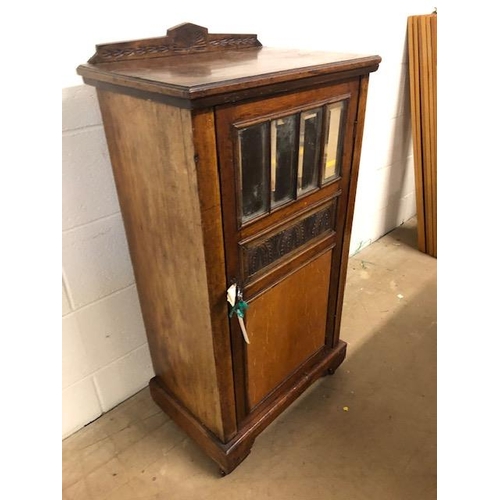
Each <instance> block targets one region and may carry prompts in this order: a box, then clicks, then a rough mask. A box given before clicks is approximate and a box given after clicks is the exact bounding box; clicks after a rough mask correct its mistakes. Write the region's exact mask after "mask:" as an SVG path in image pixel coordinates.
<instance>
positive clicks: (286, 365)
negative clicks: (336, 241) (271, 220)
mask: <svg viewBox="0 0 500 500" xmlns="http://www.w3.org/2000/svg"><path fill="white" fill-rule="evenodd" d="M331 263H332V250H331V249H330V250H329V251H327V252H325V253H323V254H322V255H320V256H319V257H317V258H315V259H314V260H313V261H312V262H309V263H308V264H306V265H305V266H303V267H302V268H300V269H299V270H297V271H296V272H294V273H293V274H291V275H290V276H288V277H286V278H285V279H283V280H282V281H280V282H279V283H278V284H277V285H275V286H274V287H273V288H271V289H270V290H268V291H266V292H265V293H264V294H262V295H259V296H257V297H256V298H255V299H253V300H252V301H250V303H249V306H250V307H249V308H248V312H247V318H246V326H247V331H248V335H249V337H250V344H249V345H247V346H246V374H247V402H248V407H249V410H250V411H251V410H252V409H253V408H254V407H255V406H257V405H258V404H259V402H260V401H262V399H263V398H265V397H266V395H267V394H269V393H270V392H271V391H272V390H273V389H274V388H275V387H277V386H278V385H279V384H280V383H281V382H283V381H284V380H285V379H286V378H287V377H288V376H289V375H290V374H291V373H293V372H294V371H295V370H296V369H297V368H298V367H299V366H300V365H301V364H302V363H303V362H304V361H306V360H307V359H308V358H309V357H311V356H312V355H313V354H314V353H315V352H317V351H318V350H320V349H321V348H322V347H323V346H324V345H325V335H326V320H327V312H328V296H329V287H330V271H331Z"/></svg>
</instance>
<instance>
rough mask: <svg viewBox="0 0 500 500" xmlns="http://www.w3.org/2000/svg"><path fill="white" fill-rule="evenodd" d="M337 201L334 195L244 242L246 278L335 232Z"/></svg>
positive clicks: (243, 255)
mask: <svg viewBox="0 0 500 500" xmlns="http://www.w3.org/2000/svg"><path fill="white" fill-rule="evenodd" d="M336 202H337V200H336V199H334V200H333V201H332V202H331V203H329V204H328V205H327V206H326V207H325V206H324V205H323V206H322V207H321V208H320V209H318V210H316V211H315V212H313V213H309V214H307V215H305V216H303V217H302V218H301V219H299V220H293V221H292V222H291V223H290V224H289V225H288V226H287V227H285V228H284V229H281V230H279V231H278V232H276V231H274V232H273V233H271V234H269V233H268V234H266V235H265V236H261V237H259V238H257V239H255V240H253V241H250V242H248V243H245V244H242V247H241V249H242V257H243V269H244V274H245V278H250V277H252V276H253V275H255V274H256V273H258V272H259V271H262V270H264V269H266V268H267V267H269V266H271V264H273V263H276V262H278V261H279V260H281V259H282V258H284V257H285V256H287V255H290V254H291V253H292V252H294V251H296V250H298V249H299V248H301V247H303V246H304V245H306V244H308V243H310V242H312V241H314V240H315V239H316V238H318V237H320V236H327V235H328V234H331V233H333V232H334V230H335V211H336V210H335V209H336Z"/></svg>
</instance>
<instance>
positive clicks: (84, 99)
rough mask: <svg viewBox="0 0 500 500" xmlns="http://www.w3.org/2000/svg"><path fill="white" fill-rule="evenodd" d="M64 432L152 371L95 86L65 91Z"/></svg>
mask: <svg viewBox="0 0 500 500" xmlns="http://www.w3.org/2000/svg"><path fill="white" fill-rule="evenodd" d="M62 110H63V114H62V117H63V119H62V125H63V135H62V152H63V154H62V159H63V166H62V191H63V196H62V202H63V203H62V215H63V220H62V229H63V233H62V264H63V285H62V314H63V319H62V356H63V359H62V381H63V392H62V406H63V420H62V421H63V429H62V434H63V437H66V436H68V435H70V434H72V433H73V432H75V431H76V430H78V429H79V428H80V427H82V426H84V425H85V424H87V423H89V422H90V421H92V420H94V419H95V418H97V417H98V416H99V415H101V414H102V413H103V412H104V411H107V410H109V409H111V408H112V407H113V406H115V405H116V404H118V403H120V402H121V401H123V400H124V399H126V398H128V397H130V396H131V395H133V394H134V393H136V392H137V391H138V390H140V389H142V388H143V387H145V386H146V385H147V383H148V381H149V379H150V378H151V377H152V376H153V370H152V366H151V359H150V356H149V351H148V347H147V342H146V334H145V331H144V323H143V321H142V317H141V314H140V308H139V302H138V297H137V290H136V287H135V282H134V275H133V271H132V265H131V262H130V255H129V251H128V246H127V242H126V237H125V231H124V227H123V221H122V218H121V214H120V210H119V205H118V199H117V195H116V189H115V186H114V182H113V175H112V170H111V165H110V162H109V155H108V150H107V146H106V142H105V137H104V130H103V127H102V120H101V115H100V111H99V108H98V104H97V98H96V93H95V90H94V89H93V88H92V87H88V86H79V87H71V88H66V89H64V90H63V108H62Z"/></svg>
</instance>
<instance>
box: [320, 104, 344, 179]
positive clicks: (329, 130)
mask: <svg viewBox="0 0 500 500" xmlns="http://www.w3.org/2000/svg"><path fill="white" fill-rule="evenodd" d="M344 107H345V101H340V102H336V103H334V104H329V105H328V106H327V108H326V110H327V111H326V112H327V117H326V135H325V155H324V156H325V160H324V170H323V181H327V180H329V179H333V178H335V177H338V176H339V175H340V162H341V161H342V147H341V145H342V130H341V125H342V115H343V112H344Z"/></svg>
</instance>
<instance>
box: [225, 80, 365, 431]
mask: <svg viewBox="0 0 500 500" xmlns="http://www.w3.org/2000/svg"><path fill="white" fill-rule="evenodd" d="M357 89H358V81H357V80H352V81H348V82H344V83H340V84H337V85H334V86H328V87H321V88H317V89H315V90H309V91H303V92H297V93H294V94H291V95H288V96H282V97H275V98H271V99H265V100H260V101H252V102H248V103H243V104H237V105H226V106H221V107H219V108H217V110H216V122H217V137H218V139H217V141H218V143H217V147H218V153H219V160H220V176H221V187H222V200H223V218H224V221H223V222H224V236H225V251H226V263H227V264H226V265H227V269H226V271H227V276H228V286H229V285H230V284H232V283H237V284H238V286H239V287H240V289H241V291H242V293H243V299H244V300H245V301H246V302H247V303H248V306H249V308H248V309H247V311H246V317H245V323H246V329H247V332H248V337H249V340H250V343H249V344H247V343H245V342H244V340H243V336H242V334H241V330H240V325H239V323H238V321H237V319H236V318H233V319H232V320H231V335H232V346H233V360H234V363H233V366H234V371H235V386H236V392H237V394H236V396H237V406H238V408H237V413H238V418H239V420H240V422H241V420H242V419H244V418H245V417H246V415H248V414H249V413H250V412H252V411H254V410H255V409H257V408H258V407H259V406H260V405H263V404H265V401H266V400H267V401H269V400H270V399H272V397H273V394H276V392H277V391H278V390H279V386H280V385H281V384H282V383H284V382H285V381H286V380H287V379H289V378H290V377H293V374H294V372H296V371H297V369H298V368H299V367H300V366H301V365H303V364H304V363H306V362H307V361H308V360H309V359H311V357H313V356H314V355H315V354H316V353H318V352H320V351H321V350H322V349H325V348H331V347H333V342H334V340H333V339H334V338H335V336H334V334H333V327H334V317H333V312H334V310H335V305H336V288H335V286H334V285H333V284H334V283H335V282H336V276H337V274H338V270H339V264H340V253H341V252H340V250H341V248H340V247H341V244H340V242H341V239H339V234H340V235H341V234H342V231H343V227H344V221H345V211H346V201H347V194H348V189H349V178H350V164H351V156H352V145H353V139H354V138H353V130H354V120H355V116H356V107H357V92H358V90H357Z"/></svg>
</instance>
